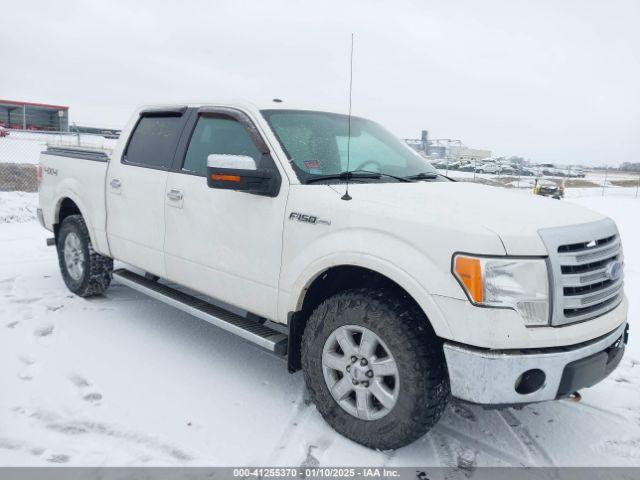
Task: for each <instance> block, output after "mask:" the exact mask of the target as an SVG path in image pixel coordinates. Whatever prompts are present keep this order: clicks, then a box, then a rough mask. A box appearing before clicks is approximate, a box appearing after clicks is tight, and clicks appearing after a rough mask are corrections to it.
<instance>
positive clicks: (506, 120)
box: [0, 0, 640, 164]
mask: <svg viewBox="0 0 640 480" xmlns="http://www.w3.org/2000/svg"><path fill="white" fill-rule="evenodd" d="M0 15H1V16H2V20H3V21H2V28H1V29H0V98H5V99H12V100H25V101H35V102H46V103H60V104H64V105H69V106H70V107H71V110H70V115H71V121H72V122H76V123H77V124H81V125H96V126H113V127H121V126H122V125H123V124H124V123H125V122H126V120H127V118H128V116H129V115H130V113H131V110H132V109H133V108H134V107H136V106H138V105H141V104H148V103H167V102H180V101H186V100H216V99H220V98H230V97H234V98H236V97H238V98H246V99H248V100H251V99H259V100H267V99H271V98H273V97H280V98H282V99H284V100H285V101H286V102H289V103H293V104H295V103H296V102H304V103H313V104H318V105H321V106H322V105H325V106H327V107H329V108H333V109H335V108H338V109H343V110H346V106H347V87H348V56H349V36H350V32H354V33H355V35H356V40H355V60H354V93H353V112H354V114H357V115H361V116H366V117H369V118H373V119H375V120H377V121H379V122H380V123H382V124H384V125H386V126H387V127H389V128H390V129H391V130H392V131H393V132H394V133H396V134H397V135H399V136H401V137H418V136H419V135H420V130H422V129H428V130H429V132H430V135H431V137H432V138H458V139H461V140H462V141H463V142H464V143H465V144H467V145H468V146H470V147H476V148H486V149H491V150H492V151H493V153H494V155H521V156H524V157H528V158H531V159H532V160H533V161H539V162H542V161H545V162H560V163H586V164H604V163H609V164H618V163H620V162H622V161H640V2H639V1H637V0H628V1H624V0H612V1H600V0H597V1H596V0H594V1H585V0H581V1H559V0H555V1H554V0H550V1H532V0H527V1H514V0H503V1H491V0H482V1H471V0H470V1H455V2H452V1H445V0H441V1H415V2H413V1H397V0H396V1H386V2H382V1H373V0H370V1H345V0H342V1H327V0H323V1H315V2H311V1H267V0H261V1H259V0H256V1H252V2H249V1H247V2H243V1H239V0H233V1H202V2H196V1H177V0H176V1H174V2H161V1H158V0H154V1H127V2H125V1H114V0H109V1H99V2H98V1H95V2H90V1H78V2H71V1H65V2H62V1H60V2H51V1H36V0H29V1H22V2H19V1H12V2H5V3H4V4H3V6H2V10H1V13H0Z"/></svg>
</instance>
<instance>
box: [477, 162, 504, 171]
mask: <svg viewBox="0 0 640 480" xmlns="http://www.w3.org/2000/svg"><path fill="white" fill-rule="evenodd" d="M476 172H478V173H498V172H499V167H498V165H496V164H495V163H485V164H483V165H480V166H479V167H478V168H476Z"/></svg>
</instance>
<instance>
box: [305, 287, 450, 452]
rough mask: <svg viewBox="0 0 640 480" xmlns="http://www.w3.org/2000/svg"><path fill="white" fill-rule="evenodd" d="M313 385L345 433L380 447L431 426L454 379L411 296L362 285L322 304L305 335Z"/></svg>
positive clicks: (307, 365)
mask: <svg viewBox="0 0 640 480" xmlns="http://www.w3.org/2000/svg"><path fill="white" fill-rule="evenodd" d="M302 365H303V370H304V375H305V380H306V382H307V386H308V388H309V391H310V393H311V397H312V399H313V400H314V402H315V404H316V406H317V408H318V410H319V411H320V413H321V414H322V416H323V417H324V418H325V420H326V421H327V422H328V423H329V424H330V425H331V426H332V427H333V428H334V429H335V430H336V431H338V432H339V433H341V434H342V435H344V436H346V437H347V438H350V439H351V440H354V441H356V442H358V443H360V444H362V445H365V446H368V447H371V448H377V449H381V450H387V449H395V448H399V447H402V446H404V445H407V444H409V443H411V442H412V441H414V440H416V439H417V438H419V437H420V436H422V435H423V434H425V433H426V432H427V431H428V430H429V429H430V428H431V427H432V426H433V425H435V423H436V422H437V421H438V420H439V418H440V416H441V415H442V412H443V411H444V408H445V405H446V402H447V399H448V395H449V385H448V379H447V374H446V368H445V361H444V356H443V353H442V345H441V343H440V341H439V340H438V339H437V337H435V335H434V334H433V332H432V331H431V329H430V328H429V327H428V325H427V324H426V322H425V318H424V315H423V314H422V312H421V311H420V310H418V308H417V307H416V306H415V305H414V304H413V302H410V301H409V300H408V299H404V298H396V297H393V296H390V295H389V292H387V291H384V290H372V289H358V290H350V291H346V292H343V293H340V294H337V295H335V296H333V297H331V298H329V299H327V300H325V301H324V302H323V303H322V304H320V305H319V306H318V307H317V308H316V310H315V311H314V312H313V314H312V315H311V317H310V318H309V322H308V324H307V327H306V329H305V332H304V336H303V343H302Z"/></svg>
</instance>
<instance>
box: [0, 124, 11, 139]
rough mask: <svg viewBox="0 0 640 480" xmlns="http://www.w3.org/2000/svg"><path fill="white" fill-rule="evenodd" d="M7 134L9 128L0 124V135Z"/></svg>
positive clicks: (6, 135) (5, 135)
mask: <svg viewBox="0 0 640 480" xmlns="http://www.w3.org/2000/svg"><path fill="white" fill-rule="evenodd" d="M8 136H9V130H7V129H6V128H4V127H1V126H0V137H8Z"/></svg>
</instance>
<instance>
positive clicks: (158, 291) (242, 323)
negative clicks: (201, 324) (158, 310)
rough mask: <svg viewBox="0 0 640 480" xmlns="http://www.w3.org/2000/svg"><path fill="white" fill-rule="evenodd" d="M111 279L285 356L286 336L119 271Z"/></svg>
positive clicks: (139, 277) (162, 286)
mask: <svg viewBox="0 0 640 480" xmlns="http://www.w3.org/2000/svg"><path fill="white" fill-rule="evenodd" d="M113 278H114V279H116V280H118V281H119V282H120V283H122V284H124V285H126V286H128V287H131V288H133V289H134V290H137V291H139V292H142V293H144V294H145V295H149V296H150V297H152V298H155V299H156V300H160V301H161V302H164V303H166V304H168V305H171V306H172V307H175V308H177V309H178V310H182V311H183V312H186V313H189V314H191V315H193V316H194V317H198V318H200V319H202V320H206V321H207V322H209V323H211V324H213V325H215V326H216V327H220V328H222V329H223V330H226V331H227V332H231V333H233V334H235V335H237V336H239V337H242V338H244V339H245V340H248V341H250V342H252V343H255V344H256V345H258V346H260V347H262V348H265V349H267V350H269V351H270V352H273V353H275V354H277V355H286V354H287V336H286V335H285V334H284V333H280V332H278V331H277V330H274V329H272V328H269V327H267V326H265V325H262V324H260V323H258V322H255V321H253V320H249V319H247V318H244V317H241V316H240V315H236V314H235V313H232V312H229V311H228V310H225V309H223V308H220V307H218V306H216V305H213V304H211V303H209V302H206V301H204V300H201V299H199V298H196V297H194V296H192V295H188V294H186V293H183V292H180V291H178V290H176V289H174V288H171V287H168V286H167V285H163V284H162V283H158V282H154V281H153V280H149V279H147V278H145V277H143V276H142V275H138V274H136V273H133V272H131V271H129V270H126V269H124V268H121V269H119V270H115V271H114V272H113Z"/></svg>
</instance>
